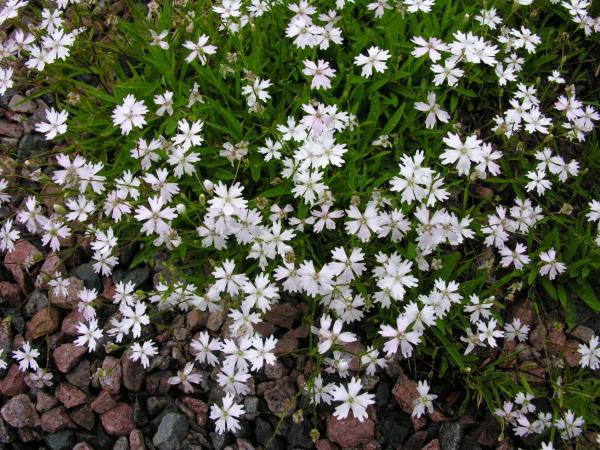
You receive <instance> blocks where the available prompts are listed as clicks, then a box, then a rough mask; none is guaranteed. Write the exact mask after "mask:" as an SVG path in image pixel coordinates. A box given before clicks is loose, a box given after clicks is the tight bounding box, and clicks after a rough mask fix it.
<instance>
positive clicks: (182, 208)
mask: <svg viewBox="0 0 600 450" xmlns="http://www.w3.org/2000/svg"><path fill="white" fill-rule="evenodd" d="M175 209H177V213H178V214H183V213H184V212H185V209H186V208H185V205H184V204H183V203H178V204H177V206H176V207H175Z"/></svg>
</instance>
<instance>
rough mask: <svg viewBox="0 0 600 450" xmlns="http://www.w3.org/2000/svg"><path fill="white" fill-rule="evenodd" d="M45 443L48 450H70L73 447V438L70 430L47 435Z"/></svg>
mask: <svg viewBox="0 0 600 450" xmlns="http://www.w3.org/2000/svg"><path fill="white" fill-rule="evenodd" d="M45 441H46V445H47V446H48V447H49V448H50V450H71V449H72V448H73V447H74V446H75V436H74V435H73V431H71V430H63V431H59V432H58V433H52V434H48V435H46V439H45Z"/></svg>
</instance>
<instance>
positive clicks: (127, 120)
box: [112, 94, 148, 134]
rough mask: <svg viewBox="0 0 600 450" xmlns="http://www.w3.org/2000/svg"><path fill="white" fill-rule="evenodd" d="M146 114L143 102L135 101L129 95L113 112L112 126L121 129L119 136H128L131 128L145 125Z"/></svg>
mask: <svg viewBox="0 0 600 450" xmlns="http://www.w3.org/2000/svg"><path fill="white" fill-rule="evenodd" d="M147 112H148V108H146V105H144V101H143V100H140V101H137V100H136V98H135V97H134V96H133V95H132V94H129V95H128V96H127V97H125V99H124V100H123V104H122V105H119V106H117V107H116V108H115V109H114V110H113V113H112V119H113V124H114V125H115V126H117V125H118V126H120V127H121V134H129V132H130V131H131V130H132V129H133V127H137V128H142V127H143V126H144V125H146V120H145V119H144V115H145V114H146V113H147Z"/></svg>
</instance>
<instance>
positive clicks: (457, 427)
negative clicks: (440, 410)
mask: <svg viewBox="0 0 600 450" xmlns="http://www.w3.org/2000/svg"><path fill="white" fill-rule="evenodd" d="M462 436H463V427H462V425H461V424H460V423H457V422H445V423H443V424H442V426H441V427H440V444H441V445H442V450H459V449H460V443H461V441H462Z"/></svg>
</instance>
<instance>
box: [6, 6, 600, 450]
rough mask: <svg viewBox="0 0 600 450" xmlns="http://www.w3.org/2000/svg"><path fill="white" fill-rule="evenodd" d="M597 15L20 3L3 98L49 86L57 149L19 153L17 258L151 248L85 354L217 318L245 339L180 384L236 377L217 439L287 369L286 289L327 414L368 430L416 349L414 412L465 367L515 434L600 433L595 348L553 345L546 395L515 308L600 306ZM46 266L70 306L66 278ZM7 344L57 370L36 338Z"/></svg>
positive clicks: (220, 410) (9, 179)
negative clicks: (375, 379) (33, 248)
mask: <svg viewBox="0 0 600 450" xmlns="http://www.w3.org/2000/svg"><path fill="white" fill-rule="evenodd" d="M594 6H596V5H592V4H591V2H588V1H586V0H571V1H562V2H560V1H555V0H554V1H553V0H535V1H532V0H515V1H508V0H489V1H483V2H479V1H469V0H458V1H455V0H452V1H451V0H403V1H400V0H398V1H388V0H379V1H375V2H372V3H369V2H363V1H356V2H354V1H345V0H337V1H335V2H333V1H322V2H317V1H315V2H307V1H305V0H300V1H298V2H293V1H290V2H282V1H266V0H252V1H238V0H233V1H232V0H222V1H221V2H193V1H177V2H170V1H162V2H157V1H154V0H153V1H151V2H149V3H148V4H147V5H141V4H140V3H139V2H123V3H119V2H115V3H114V4H109V5H104V6H102V5H97V4H96V3H95V2H93V1H69V0H65V1H62V0H61V1H58V2H46V3H44V2H43V6H40V4H38V3H34V2H30V3H28V2H26V1H24V0H16V1H15V0H10V1H9V2H7V3H6V4H5V6H4V7H3V9H2V10H1V11H0V23H1V24H2V25H1V26H2V29H3V34H4V35H3V42H2V49H3V51H2V54H1V56H0V66H1V69H0V93H5V92H6V91H7V89H10V88H12V87H14V86H19V85H26V86H28V87H31V88H32V90H31V95H30V97H31V98H37V97H41V96H48V95H50V96H51V97H52V98H53V100H54V104H53V106H51V107H49V109H48V110H47V111H46V113H45V115H46V119H45V120H44V121H41V122H40V123H38V124H37V125H36V130H37V131H38V132H40V133H43V134H44V136H45V138H46V139H47V140H48V141H50V142H52V143H53V145H54V146H53V147H52V148H51V150H49V151H42V152H37V153H32V154H29V155H26V156H24V157H20V158H16V164H17V173H18V174H20V176H21V177H26V178H27V179H28V182H27V183H23V182H21V180H20V179H19V177H17V176H14V175H11V174H7V175H5V176H4V177H3V178H2V179H1V180H0V188H1V189H2V191H1V195H0V202H2V203H6V204H10V203H12V204H14V205H15V208H14V214H12V215H11V216H10V217H9V218H8V219H6V220H5V221H4V223H3V225H2V228H1V230H0V248H1V250H2V251H3V252H7V253H10V252H11V251H12V250H13V249H14V246H15V243H16V242H17V241H18V240H19V239H27V240H32V241H35V242H38V243H39V244H40V245H41V246H43V247H45V248H47V249H48V250H49V251H52V252H55V253H56V254H58V255H59V256H64V257H67V256H68V254H69V252H70V251H71V247H72V246H73V244H72V243H73V242H74V240H75V239H76V241H77V242H78V245H80V246H84V247H86V248H87V249H88V250H89V252H90V254H91V258H92V262H93V269H94V271H95V272H96V273H98V274H99V275H102V276H104V277H110V276H111V275H112V274H113V271H115V270H116V269H118V268H123V267H124V264H123V263H122V262H121V259H120V258H121V254H120V250H121V249H122V248H124V247H128V248H133V249H135V256H134V258H133V260H132V261H131V262H130V263H129V264H127V267H125V268H128V269H131V268H134V267H136V266H139V265H141V264H147V265H151V266H152V267H153V268H154V269H155V270H156V271H157V272H158V273H159V274H160V276H158V277H156V278H155V283H154V285H153V289H152V290H141V289H138V287H139V286H136V285H135V284H134V283H133V282H132V281H121V282H118V283H116V286H115V291H114V296H113V298H112V302H113V304H115V305H117V307H118V310H117V312H116V313H115V314H112V315H111V316H110V319H108V320H103V317H104V316H103V314H102V311H103V310H104V309H105V308H107V307H108V306H110V305H107V304H106V303H107V302H106V301H103V300H102V299H101V298H100V293H99V292H98V291H97V290H95V289H89V288H82V289H81V290H80V291H79V292H78V299H79V303H78V309H79V311H81V312H83V315H84V317H85V320H84V321H82V322H81V323H79V325H78V328H77V329H78V332H79V337H78V338H77V339H76V341H75V343H76V344H77V345H80V346H85V347H87V348H88V350H89V351H90V352H94V351H95V350H96V349H97V348H98V346H99V345H102V346H104V347H105V348H106V349H107V351H109V352H111V353H114V354H117V355H121V354H125V351H126V350H128V349H129V352H128V353H127V355H128V357H130V358H131V359H132V360H134V361H140V362H141V364H142V365H143V366H144V367H145V368H148V367H149V366H150V364H151V361H152V359H153V357H154V356H156V354H157V352H158V345H157V342H156V335H157V333H159V332H160V331H162V330H164V329H165V327H168V326H169V319H170V318H171V317H172V314H173V313H174V312H178V311H190V310H194V309H197V310H200V311H209V312H211V313H215V312H218V311H222V312H223V314H224V315H225V316H226V317H227V318H228V321H227V326H226V327H225V330H226V332H225V333H223V334H215V333H211V332H209V331H207V330H205V331H202V332H200V333H198V334H197V335H195V336H194V338H193V339H192V340H191V341H190V342H189V344H190V351H191V354H192V355H193V359H190V360H189V361H188V362H187V364H186V365H185V366H183V367H181V368H180V371H179V372H178V374H177V375H176V376H174V377H172V378H170V379H169V383H171V384H173V385H180V387H181V388H182V389H183V390H184V391H191V390H193V389H194V386H195V385H198V384H199V383H200V382H201V381H202V377H201V376H200V374H199V373H198V372H197V368H209V367H215V368H217V370H218V376H217V378H216V382H217V383H218V384H219V385H220V386H221V388H222V389H223V391H224V392H225V397H224V398H223V399H222V400H221V401H220V402H217V403H214V404H212V405H210V407H211V409H210V418H211V419H212V420H213V423H214V425H210V426H214V429H215V430H217V431H218V432H219V433H226V432H233V431H235V430H236V429H237V428H238V426H239V425H238V420H239V417H240V416H241V415H242V414H243V413H244V408H243V398H244V396H245V395H246V394H247V393H248V390H249V387H248V380H250V379H251V377H252V375H253V373H255V372H258V371H260V370H263V368H264V367H265V366H266V365H270V364H274V363H275V361H276V360H277V353H278V352H277V349H278V338H277V336H274V335H266V336H265V335H261V334H260V333H259V332H257V326H258V325H259V324H260V323H261V322H262V321H263V319H264V316H265V314H268V312H269V311H270V310H271V309H272V308H273V306H274V305H276V304H277V303H279V302H282V301H285V300H286V299H290V298H293V299H294V301H295V302H298V303H301V304H303V305H304V311H306V314H305V317H304V318H303V322H304V323H305V324H307V325H308V326H310V336H309V337H308V338H307V346H306V348H297V349H295V350H294V352H295V354H297V355H300V354H301V355H303V356H305V357H306V358H307V361H309V363H310V367H311V368H312V369H311V373H310V376H309V377H308V378H307V379H306V384H305V386H304V392H303V393H302V396H304V397H305V398H307V399H308V401H309V402H310V404H311V405H312V408H314V409H315V410H317V409H321V408H322V409H325V410H330V411H332V413H333V415H335V417H337V418H339V419H345V418H348V417H354V418H355V419H357V420H359V421H362V420H364V419H366V418H367V417H368V407H369V406H370V405H373V404H374V403H375V395H374V394H373V393H372V392H369V389H371V390H372V388H373V386H370V385H367V384H366V383H364V382H363V381H364V378H365V377H369V376H373V375H376V374H378V373H380V372H382V371H385V370H386V368H388V366H389V365H391V364H396V365H397V364H400V366H404V367H405V368H406V370H410V372H411V374H412V376H413V377H414V378H415V379H416V380H418V397H417V399H416V400H415V401H414V405H413V406H414V410H413V415H414V416H415V417H420V416H422V415H424V414H426V413H432V412H433V411H434V406H435V404H436V401H437V399H438V396H437V395H436V394H434V393H433V392H431V389H430V383H431V380H439V379H441V378H444V377H447V379H449V380H452V383H454V385H455V386H456V388H457V389H459V391H460V392H461V396H462V399H464V402H463V406H466V405H468V404H472V403H476V404H478V405H480V406H483V407H485V408H487V409H488V410H489V411H492V412H493V414H494V415H495V416H497V418H498V420H499V421H500V422H501V423H502V425H503V426H504V427H505V430H506V432H510V433H513V434H514V435H517V436H521V437H527V436H529V437H535V439H534V440H533V442H536V445H537V446H538V447H541V448H543V449H551V448H562V447H564V446H565V445H579V446H580V447H581V448H591V446H593V445H595V444H594V439H595V434H594V433H596V432H598V430H599V429H600V428H599V427H600V420H599V419H598V417H599V415H598V412H599V411H598V405H597V397H598V395H599V394H600V390H599V387H598V383H597V381H596V380H595V377H596V374H597V370H598V368H600V346H599V341H598V337H597V336H595V335H594V336H592V337H591V339H590V340H589V341H587V342H581V343H580V344H579V346H578V348H577V349H576V352H577V358H578V362H577V364H576V365H575V366H569V365H567V364H565V363H564V361H563V360H562V356H563V355H562V354H560V352H559V353H558V354H552V352H550V353H547V354H545V355H542V356H540V361H542V362H543V365H542V363H539V364H538V367H539V366H540V365H541V366H542V367H543V369H544V371H545V372H546V374H547V376H546V379H545V382H543V383H532V382H531V378H530V377H529V375H530V374H529V373H528V369H529V368H530V366H531V361H530V362H529V365H528V364H524V365H516V366H515V365H514V364H513V365H510V364H509V365H506V364H503V363H504V362H506V359H507V358H508V359H511V358H512V359H513V360H514V359H515V358H516V356H515V355H516V353H518V351H517V350H515V349H516V348H517V347H518V345H519V344H520V343H526V342H527V341H528V339H530V334H531V331H532V326H533V325H532V323H526V321H525V320H524V318H523V317H517V316H514V315H512V314H508V311H509V310H510V311H512V306H513V305H514V304H515V303H518V302H520V301H527V304H528V305H529V308H530V309H531V310H532V311H534V313H535V314H533V316H535V318H536V319H535V320H536V321H538V320H545V314H546V312H545V309H546V307H547V305H548V304H556V305H560V317H561V320H563V321H564V323H563V324H562V327H563V328H565V329H572V328H573V327H575V326H576V325H577V308H583V310H584V311H586V313H587V314H590V313H591V314H597V313H598V312H600V301H599V300H598V298H597V294H598V292H599V290H598V283H597V282H596V280H595V273H597V271H598V269H600V253H599V248H598V246H599V245H600V234H599V229H598V223H599V221H600V192H599V191H600V185H599V184H598V183H597V177H598V175H600V172H599V167H600V157H599V149H598V140H597V133H596V132H595V126H596V123H597V122H598V120H600V113H598V111H597V106H598V99H599V97H598V93H599V86H598V78H597V76H598V67H600V66H599V65H598V64H599V61H598V55H599V54H600V45H599V40H598V31H600V18H598V17H596V15H595V12H594ZM48 189H50V190H48ZM47 192H52V196H51V201H47V200H48V199H47V197H48V195H47V194H46V193H47ZM48 281H49V285H50V287H51V290H52V295H54V296H59V297H60V296H67V293H68V290H69V284H70V281H69V278H68V276H67V274H61V273H55V274H52V275H51V276H50V277H49V280H48ZM353 344H358V348H361V350H360V351H359V352H358V353H357V352H356V351H352V350H350V346H351V345H353ZM352 348H357V347H354V346H353V347H352ZM498 355H501V356H502V357H501V358H500V357H499V356H498ZM4 357H5V358H7V359H8V358H14V359H15V360H17V361H18V363H19V366H20V369H21V370H22V371H27V372H29V373H30V374H31V375H32V376H34V377H37V379H43V377H48V376H49V375H50V374H48V373H47V371H46V369H45V368H44V365H43V363H42V360H43V358H40V353H39V350H37V349H36V347H35V346H31V345H30V343H29V342H26V343H24V344H23V347H22V348H21V349H19V350H17V351H14V352H13V354H12V355H4ZM352 358H354V359H356V360H357V361H358V362H357V363H356V362H355V363H354V364H352ZM503 358H504V359H503ZM4 364H6V362H4ZM537 400H543V402H541V403H536V402H537ZM292 412H293V411H292ZM530 442H531V441H530Z"/></svg>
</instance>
